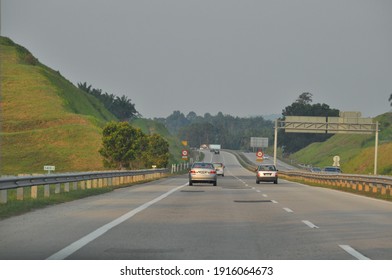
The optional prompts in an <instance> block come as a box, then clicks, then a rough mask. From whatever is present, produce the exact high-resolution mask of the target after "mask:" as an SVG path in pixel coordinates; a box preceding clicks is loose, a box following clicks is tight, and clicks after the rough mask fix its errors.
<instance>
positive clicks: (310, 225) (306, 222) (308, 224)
mask: <svg viewBox="0 0 392 280" xmlns="http://www.w3.org/2000/svg"><path fill="white" fill-rule="evenodd" d="M302 222H303V223H304V224H305V225H307V226H308V227H310V228H319V227H318V226H316V225H315V224H313V223H311V222H309V221H306V220H303V221H302Z"/></svg>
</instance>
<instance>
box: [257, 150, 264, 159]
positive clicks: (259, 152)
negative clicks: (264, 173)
mask: <svg viewBox="0 0 392 280" xmlns="http://www.w3.org/2000/svg"><path fill="white" fill-rule="evenodd" d="M263 156H264V153H263V151H262V150H258V151H257V153H256V161H258V162H262V161H263Z"/></svg>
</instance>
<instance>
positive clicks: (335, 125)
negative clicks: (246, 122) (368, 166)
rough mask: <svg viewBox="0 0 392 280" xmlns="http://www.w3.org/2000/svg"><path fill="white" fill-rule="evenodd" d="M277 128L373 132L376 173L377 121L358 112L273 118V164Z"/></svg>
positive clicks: (311, 130) (375, 170) (296, 131)
mask: <svg viewBox="0 0 392 280" xmlns="http://www.w3.org/2000/svg"><path fill="white" fill-rule="evenodd" d="M278 129H284V130H285V132H287V133H331V134H339V133H344V134H372V133H375V137H376V140H375V155H374V174H375V175H376V174H377V155H378V130H379V129H378V122H374V121H373V119H372V118H362V117H361V113H360V112H340V115H339V117H328V116H327V117H312V116H287V117H286V118H285V120H275V139H274V164H275V165H276V151H277V146H278Z"/></svg>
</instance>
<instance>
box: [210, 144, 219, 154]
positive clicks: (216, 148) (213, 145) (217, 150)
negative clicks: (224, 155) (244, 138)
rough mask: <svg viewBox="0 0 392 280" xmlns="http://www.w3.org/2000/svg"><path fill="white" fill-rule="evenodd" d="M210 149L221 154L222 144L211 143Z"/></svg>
mask: <svg viewBox="0 0 392 280" xmlns="http://www.w3.org/2000/svg"><path fill="white" fill-rule="evenodd" d="M209 148H210V151H211V152H212V153H215V154H219V152H220V149H221V145H220V144H210V145H209Z"/></svg>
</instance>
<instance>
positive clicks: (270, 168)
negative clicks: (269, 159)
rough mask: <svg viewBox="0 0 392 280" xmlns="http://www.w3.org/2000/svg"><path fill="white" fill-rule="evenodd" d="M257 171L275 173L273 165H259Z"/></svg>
mask: <svg viewBox="0 0 392 280" xmlns="http://www.w3.org/2000/svg"><path fill="white" fill-rule="evenodd" d="M259 170H260V171H276V168H275V166H274V165H260V166H259Z"/></svg>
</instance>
